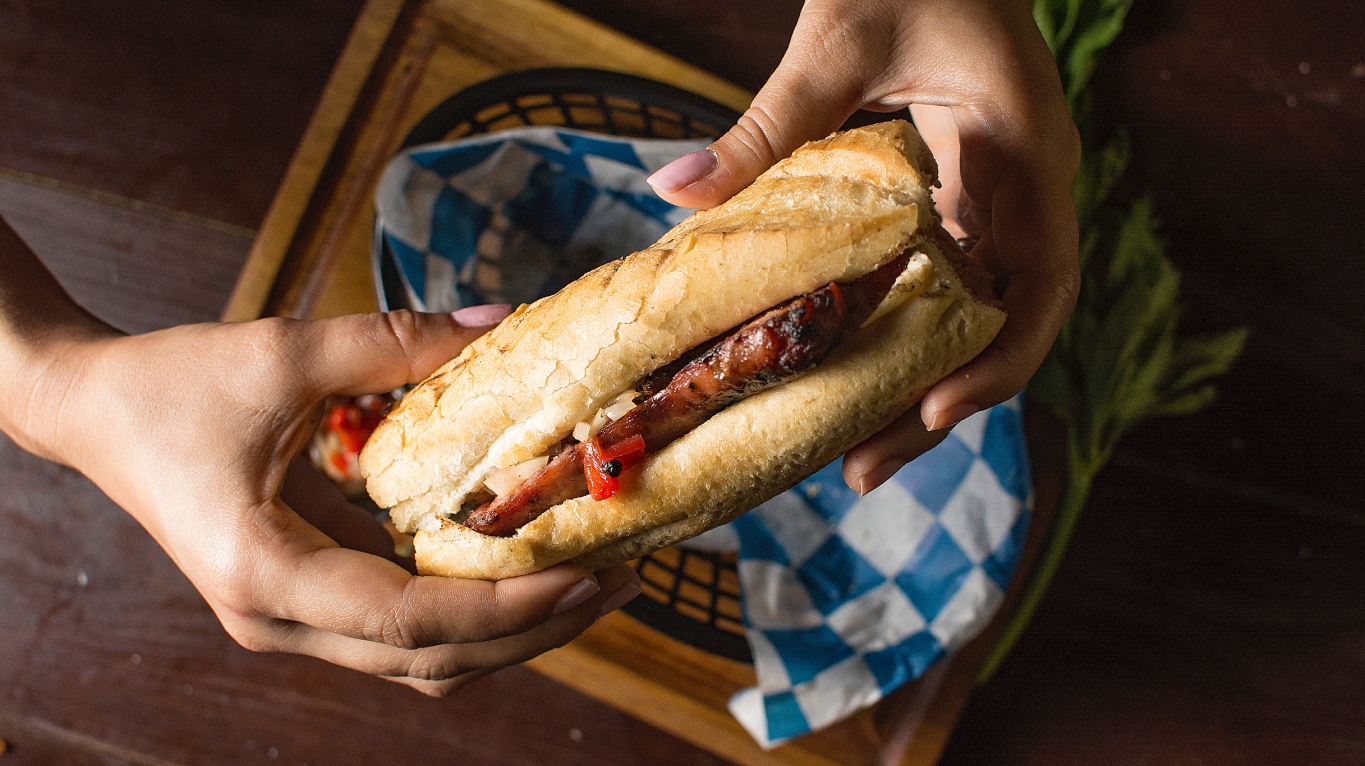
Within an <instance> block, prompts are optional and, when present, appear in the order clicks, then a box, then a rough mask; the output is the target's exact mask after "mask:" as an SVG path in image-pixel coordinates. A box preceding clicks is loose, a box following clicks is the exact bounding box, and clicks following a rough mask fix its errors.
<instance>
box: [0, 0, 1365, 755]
mask: <svg viewBox="0 0 1365 766" xmlns="http://www.w3.org/2000/svg"><path fill="white" fill-rule="evenodd" d="M567 4H568V5H569V6H570V7H572V8H574V9H576V10H578V11H580V12H583V13H585V14H587V15H589V16H591V17H593V18H596V19H597V20H599V21H602V22H604V23H606V24H608V25H610V26H612V27H614V28H616V29H618V30H620V31H622V32H625V33H627V34H630V35H632V36H635V37H638V38H640V39H643V40H644V41H645V42H648V43H650V44H653V45H656V46H658V47H660V48H662V49H663V50H665V51H667V52H669V53H672V54H674V55H676V56H678V57H680V58H682V59H684V60H686V61H689V62H691V63H694V64H697V65H699V66H701V67H703V68H705V69H708V70H709V71H712V72H714V73H715V74H718V75H720V76H722V77H725V78H727V79H730V80H732V81H734V82H735V83H737V84H738V85H740V86H742V87H744V88H748V89H756V88H758V87H760V86H761V85H762V82H763V79H764V78H765V77H766V75H767V73H768V72H770V71H771V69H772V68H773V66H775V65H776V63H777V61H778V60H779V59H780V57H781V54H782V51H783V49H784V47H785V42H786V35H787V34H788V33H789V31H790V28H791V25H792V24H793V23H794V21H795V18H796V13H797V11H798V9H799V6H800V3H799V2H797V1H796V0H751V1H750V2H746V3H732V2H725V1H724V0H691V1H688V2H684V1H683V0H571V2H568V3H567ZM359 7H360V3H359V2H358V0H347V2H343V3H322V2H316V1H315V0H309V2H304V3H287V4H280V3H271V2H265V1H264V0H254V1H253V0H235V1H234V2H222V3H217V2H207V0H184V1H172V0H127V1H126V2H122V3H118V4H91V3H80V2H76V0H45V2H42V3H38V2H25V1H23V0H14V1H13V2H8V3H3V4H0V115H4V117H3V119H0V168H5V169H7V171H6V172H4V173H0V213H3V214H4V215H5V216H6V217H7V218H9V219H10V220H12V221H14V223H15V225H16V228H18V229H19V231H20V232H21V233H22V234H23V235H24V236H25V237H26V238H27V239H28V240H29V241H30V242H31V243H32V244H33V245H34V246H35V248H37V249H38V251H39V254H40V255H41V256H42V257H43V258H44V259H45V260H46V261H47V262H48V263H49V264H51V265H52V266H53V267H54V270H55V271H57V272H58V274H59V276H61V277H62V278H63V280H64V281H65V282H66V284H68V285H69V286H70V287H71V289H72V290H73V292H75V293H76V294H77V295H79V296H80V297H81V299H82V300H83V301H85V302H86V303H87V305H90V306H92V307H94V308H95V309H96V310H97V311H98V312H99V313H101V315H103V316H105V317H106V318H108V319H109V320H110V321H113V322H114V323H115V324H119V325H120V326H123V327H125V329H129V330H134V331H142V330H149V329H154V328H156V327H160V326H165V325H168V324H172V323H177V322H184V321H199V320H207V319H211V318H212V317H214V316H216V315H217V314H218V312H219V311H220V310H221V308H222V306H223V303H224V301H225V300H226V297H227V294H228V291H230V290H231V287H232V275H234V274H235V273H236V270H237V268H239V267H240V264H241V261H242V259H243V258H244V257H245V254H246V247H247V245H248V244H249V234H248V231H246V230H250V229H255V228H256V227H258V226H259V225H260V223H261V217H262V216H263V215H264V212H265V209H266V207H267V205H268V203H269V201H270V199H271V196H272V195H273V193H274V190H275V187H276V186H277V185H278V183H279V181H280V179H281V177H282V175H283V173H284V170H285V167H286V165H287V163H288V160H289V158H290V157H291V155H292V153H293V152H294V149H295V146H296V144H297V142H298V139H299V137H300V135H301V134H302V131H303V128H304V126H305V124H306V123H307V120H308V119H309V115H310V114H311V113H312V109H313V106H314V105H315V104H316V102H317V99H318V98H319V96H320V94H321V92H322V88H323V85H324V83H325V81H326V78H327V75H328V73H329V71H330V69H331V65H332V62H333V61H334V60H335V58H336V55H337V54H338V52H339V51H340V49H341V46H342V44H343V42H344V41H345V39H346V35H347V33H348V31H349V29H350V26H351V23H352V22H353V21H354V19H355V15H356V13H357V12H358V10H359ZM1363 15H1365V11H1362V7H1361V6H1360V4H1359V3H1355V2H1350V1H1349V0H1308V1H1307V2H1301V3H1294V4H1288V3H1273V2H1270V0H1247V2H1232V0H1138V3H1137V7H1136V9H1135V10H1134V16H1133V22H1132V24H1131V25H1130V28H1129V29H1128V30H1127V31H1126V32H1125V33H1124V35H1123V36H1122V37H1121V38H1120V41H1119V43H1118V44H1117V45H1116V48H1115V50H1114V51H1113V52H1112V54H1111V55H1110V56H1109V57H1108V58H1107V59H1106V61H1105V63H1104V64H1103V66H1102V68H1101V71H1100V72H1099V73H1098V74H1097V83H1098V85H1099V87H1100V94H1101V95H1100V99H1099V103H1098V104H1097V108H1098V110H1099V114H1100V115H1101V116H1102V118H1103V119H1104V120H1106V121H1108V122H1110V123H1123V124H1127V125H1128V126H1129V127H1130V129H1131V131H1132V136H1133V145H1134V153H1135V159H1134V172H1133V176H1132V178H1131V179H1130V184H1129V186H1130V188H1129V189H1128V190H1127V192H1128V193H1129V194H1131V195H1133V196H1137V195H1140V194H1143V193H1147V192H1150V193H1151V194H1152V195H1153V198H1154V200H1155V202H1156V207H1157V209H1158V211H1159V213H1160V214H1161V215H1162V217H1163V218H1164V219H1165V221H1166V226H1165V230H1164V231H1165V234H1166V236H1167V237H1168V239H1169V240H1170V246H1171V253H1172V256H1173V257H1174V258H1175V259H1176V261H1177V263H1178V265H1179V266H1180V267H1181V268H1182V270H1183V271H1184V273H1185V276H1186V281H1185V285H1186V290H1187V295H1188V296H1189V300H1190V309H1189V311H1188V316H1187V321H1188V323H1189V325H1190V326H1191V327H1193V328H1212V327H1224V326H1229V325H1233V324H1246V325H1248V326H1250V327H1251V328H1252V331H1253V334H1252V340H1251V344H1250V347H1249V349H1248V352H1247V354H1246V357H1245V358H1244V360H1243V361H1242V362H1241V363H1240V364H1239V365H1238V367H1237V368H1236V369H1235V370H1234V371H1233V373H1232V374H1231V375H1230V376H1229V377H1228V378H1227V380H1226V381H1225V382H1224V383H1223V385H1222V389H1221V390H1222V394H1221V396H1220V398H1219V400H1218V402H1217V403H1216V404H1215V405H1214V407H1212V408H1211V409H1209V410H1208V411H1207V412H1205V413H1202V414H1200V415H1198V416H1195V417H1191V418H1185V419H1180V420H1174V421H1169V422H1162V423H1154V424H1151V425H1149V426H1147V427H1145V428H1143V429H1140V430H1139V432H1137V433H1135V434H1134V435H1133V437H1132V438H1131V439H1129V441H1128V442H1126V443H1125V445H1124V446H1123V447H1122V449H1121V450H1120V452H1119V454H1118V455H1117V456H1116V458H1115V463H1114V465H1113V466H1112V467H1111V469H1110V470H1109V471H1107V472H1106V473H1105V474H1104V475H1102V477H1101V479H1100V481H1099V484H1098V486H1097V488H1096V492H1095V496H1094V499H1093V501H1092V503H1091V507H1090V509H1089V512H1088V514H1087V516H1086V517H1085V518H1084V519H1083V521H1082V523H1081V525H1080V528H1079V529H1078V532H1077V536H1076V538H1075V542H1074V546H1073V549H1072V551H1071V554H1070V555H1069V556H1068V558H1067V561H1066V562H1065V563H1064V565H1063V567H1062V570H1061V572H1060V574H1059V576H1058V580H1057V582H1056V585H1055V586H1054V588H1053V589H1052V591H1051V592H1050V593H1049V595H1048V597H1047V598H1046V599H1045V601H1044V604H1043V607H1042V610H1041V611H1040V613H1039V615H1038V618H1037V620H1036V622H1035V624H1034V625H1033V627H1032V628H1031V629H1030V630H1029V631H1028V633H1027V634H1026V635H1025V637H1024V639H1023V641H1022V642H1021V644H1020V645H1019V648H1018V649H1017V650H1016V653H1015V655H1014V656H1013V657H1012V658H1011V659H1010V660H1009V661H1008V662H1007V663H1006V665H1005V666H1004V667H1003V669H1002V670H1001V672H1000V674H999V675H998V676H997V678H996V679H995V680H994V681H992V682H991V683H990V684H988V685H986V686H985V687H983V688H982V689H980V690H978V692H977V694H976V695H975V697H974V698H973V700H972V702H971V703H970V704H969V706H968V709H967V712H966V714H965V717H964V719H963V720H962V722H961V723H960V724H959V726H958V729H957V731H956V732H955V734H954V737H953V739H952V740H951V741H950V743H949V746H948V751H947V753H946V754H945V757H944V763H952V764H1020V763H1024V764H1033V763H1038V764H1044V763H1046V764H1072V763H1074V764H1091V763H1170V764H1187V763H1188V764H1194V763H1239V764H1262V763H1264V764H1271V763H1274V764H1283V763H1294V764H1354V763H1360V762H1362V761H1365V654H1362V652H1361V651H1360V648H1359V647H1360V646H1362V645H1365V608H1362V601H1361V598H1360V594H1361V593H1365V566H1362V562H1365V510H1363V509H1365V485H1363V483H1362V481H1361V478H1360V477H1361V476H1365V458H1362V456H1361V452H1360V450H1359V449H1358V448H1357V446H1356V445H1358V443H1359V436H1358V435H1357V434H1358V430H1357V429H1358V427H1359V424H1360V423H1361V422H1365V391H1363V390H1362V389H1361V387H1360V385H1359V380H1360V379H1361V376H1362V374H1365V351H1363V350H1362V349H1365V311H1362V308H1365V306H1362V302H1363V301H1362V297H1361V291H1360V290H1359V289H1358V285H1359V284H1360V282H1361V277H1362V276H1363V275H1362V268H1365V267H1362V265H1361V263H1362V261H1361V260H1360V257H1359V256H1360V253H1361V252H1362V251H1363V250H1365V216H1362V215H1360V211H1361V210H1362V209H1365V204H1362V203H1365V198H1363V197H1362V191H1361V189H1362V187H1361V185H1360V182H1359V181H1358V179H1359V178H1361V177H1365V147H1363V145H1362V144H1361V142H1360V136H1362V135H1365V50H1362V48H1361V47H1360V41H1361V40H1362V39H1365V17H1363ZM16 171H17V172H16ZM105 195H114V196H105ZM186 214H188V215H186ZM0 525H2V528H3V529H4V530H5V531H4V533H2V534H0V738H3V739H4V740H5V741H6V742H7V744H8V746H9V747H8V752H6V753H5V754H4V755H3V756H0V763H11V762H12V763H16V764H20V763H22V764H44V763H64V764H65V763H69V764H77V765H78V766H83V764H96V763H132V764H161V763H186V764H188V763H196V764H198V763H210V764H218V763H312V764H315V765H316V764H320V763H328V764H332V763H376V762H377V763H386V762H426V763H445V762H449V763H463V764H482V763H487V764H495V763H497V764H502V763H512V764H517V763H526V764H531V763H583V764H588V763H592V764H618V763H619V764H634V763H661V764H668V763H679V764H681V763H689V764H692V763H697V764H705V763H717V762H718V761H716V760H715V759H714V758H712V757H711V756H709V755H707V754H705V753H704V752H702V751H700V750H697V749H695V748H692V747H691V746H690V745H687V744H686V743H683V742H681V741H679V740H676V739H674V738H672V737H669V736H668V735H665V734H662V733H660V732H658V731H657V730H655V729H653V728H651V727H649V726H647V725H646V724H643V723H640V722H639V721H636V720H635V719H633V718H631V717H629V716H626V715H623V714H621V713H618V712H616V711H614V710H613V709H611V708H609V707H607V706H605V705H602V704H600V703H597V702H595V701H593V700H590V699H588V698H586V697H583V696H581V695H578V694H576V693H574V692H572V691H569V690H567V689H565V688H564V687H562V686H559V685H558V684H555V683H554V682H552V681H549V680H547V679H545V678H543V677H540V676H538V675H536V674H534V673H532V672H530V671H527V670H523V669H513V670H508V671H504V672H502V673H499V674H496V675H494V676H492V677H490V678H487V679H484V680H483V681H481V682H479V683H477V684H475V685H473V686H472V687H470V688H468V689H466V690H464V691H463V692H461V693H460V694H458V695H456V696H455V697H452V698H450V699H446V700H440V701H431V700H428V699H426V698H422V697H419V696H417V695H415V694H413V693H411V692H409V691H407V690H405V689H402V688H399V687H396V686H393V685H390V684H387V683H384V682H381V681H375V680H373V679H368V678H364V677H361V676H359V675H356V674H353V673H350V672H348V671H342V670H338V669H336V668H332V667H330V666H327V665H325V664H323V663H321V662H318V661H314V660H310V659H305V658H298V657H287V656H267V655H253V654H250V653H248V652H246V651H245V650H242V649H240V648H238V647H236V646H235V645H234V644H233V643H232V642H231V640H230V639H228V638H227V636H226V635H225V634H224V633H223V631H222V629H221V628H220V627H219V626H218V625H217V623H216V622H215V621H214V619H213V617H212V615H211V613H210V612H209V611H208V609H207V608H206V607H205V606H204V604H203V603H202V601H201V600H200V599H199V597H198V595H197V594H196V593H195V592H194V590H193V588H192V587H191V586H190V585H189V584H188V583H187V582H186V581H185V580H184V578H183V577H182V576H181V575H179V573H178V572H177V571H176V570H175V569H174V567H173V566H172V565H171V563H170V562H169V560H168V559H167V558H166V557H165V555H164V554H163V553H161V552H160V551H159V550H158V549H157V548H156V546H155V545H154V543H152V542H151V540H150V539H149V538H148V537H147V536H146V535H145V534H144V533H143V532H142V531H141V530H140V529H139V528H138V527H137V526H136V524H134V523H133V522H132V521H131V520H129V519H128V517H127V516H126V515H124V514H123V513H122V512H121V511H119V510H118V509H117V508H116V507H114V506H113V505H112V504H111V503H110V502H109V501H108V500H107V499H105V498H104V497H103V495H102V494H101V493H99V491H98V490H97V489H95V488H94V487H93V486H91V485H90V484H89V483H88V482H87V481H86V480H84V479H83V478H81V477H79V476H77V475H75V474H74V473H72V472H70V471H68V470H66V469H62V468H59V467H56V466H53V465H51V464H48V463H44V462H43V461H40V460H37V459H36V458H32V457H30V456H28V455H26V454H24V453H22V452H21V451H19V450H18V449H17V448H15V447H14V446H13V445H12V444H11V443H9V442H8V441H7V440H4V441H0ZM575 731H576V732H577V734H574V732H575Z"/></svg>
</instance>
